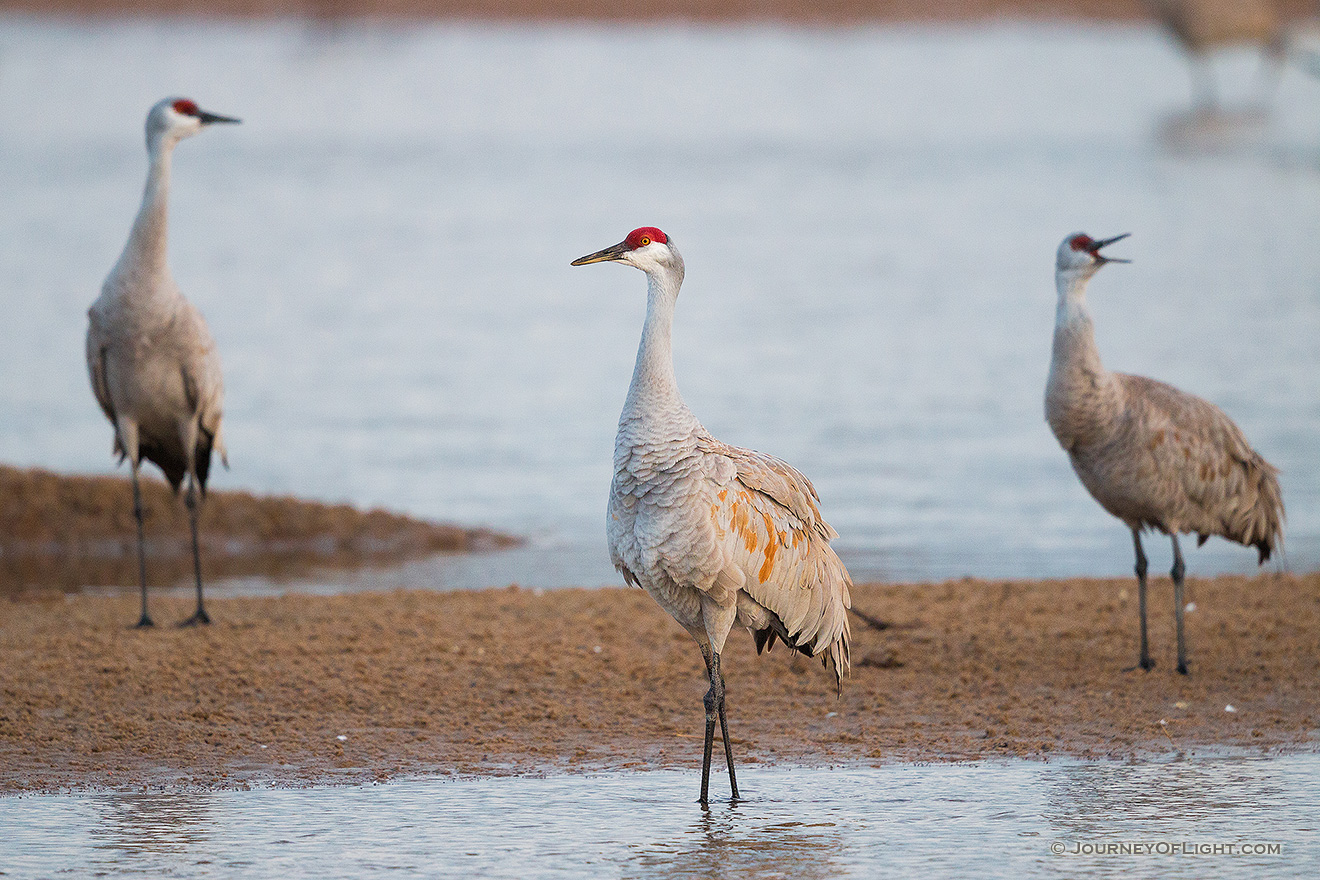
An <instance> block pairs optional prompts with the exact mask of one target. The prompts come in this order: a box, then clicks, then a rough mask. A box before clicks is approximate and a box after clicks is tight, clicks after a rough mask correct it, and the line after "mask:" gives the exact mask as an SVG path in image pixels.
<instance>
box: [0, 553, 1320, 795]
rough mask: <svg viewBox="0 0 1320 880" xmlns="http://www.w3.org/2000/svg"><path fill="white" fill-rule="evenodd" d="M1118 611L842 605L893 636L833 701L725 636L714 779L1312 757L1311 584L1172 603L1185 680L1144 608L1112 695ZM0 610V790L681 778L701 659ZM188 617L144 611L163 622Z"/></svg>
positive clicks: (1083, 587) (683, 639)
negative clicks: (727, 728)
mask: <svg viewBox="0 0 1320 880" xmlns="http://www.w3.org/2000/svg"><path fill="white" fill-rule="evenodd" d="M1135 593H1136V590H1135V585H1134V583H1133V582H1132V581H1131V580H1128V579H1119V580H1112V581H1100V580H1067V581H1014V582H1004V581H977V580H965V581H956V582H949V583H942V584H934V585H869V586H859V587H858V588H857V589H856V591H855V594H854V596H855V604H856V605H857V607H859V608H860V609H863V610H865V611H866V612H868V613H869V614H871V615H873V616H876V617H878V618H882V619H883V620H884V621H887V622H889V623H891V624H892V626H891V627H890V628H888V629H885V630H883V631H880V630H877V629H874V628H871V627H869V626H867V625H865V624H863V623H861V622H860V621H854V635H855V641H854V647H853V673H852V676H851V678H850V679H849V680H848V681H847V682H846V686H845V689H844V694H843V696H842V698H836V697H835V696H834V694H833V693H832V692H831V689H830V682H829V678H828V676H827V674H826V673H825V671H824V670H823V669H822V668H821V667H820V665H819V664H817V663H815V662H809V661H806V660H805V659H804V658H800V657H792V656H790V655H789V654H788V653H787V652H785V651H784V650H783V648H782V646H781V647H780V648H779V649H777V650H775V651H773V652H772V653H770V654H769V655H766V656H762V657H759V658H758V657H756V656H755V652H754V650H753V647H752V641H751V638H750V637H749V636H748V635H747V634H746V633H745V632H742V631H735V632H734V634H733V635H732V636H731V639H730V644H729V646H728V647H727V648H726V654H725V657H726V661H725V672H726V679H727V683H728V694H729V696H728V706H729V715H730V724H731V726H732V730H731V732H732V737H733V745H734V750H735V755H736V757H737V760H739V761H741V762H744V763H755V762H775V763H790V764H793V763H797V764H823V763H840V762H841V763H846V764H863V765H865V764H870V763H876V762H886V761H895V760H960V759H973V758H987V757H997V756H1008V755H1013V756H1025V757H1029V758H1050V757H1054V756H1060V755H1069V756H1079V757H1109V758H1129V757H1133V756H1140V755H1148V754H1156V753H1158V754H1165V753H1174V752H1178V751H1188V752H1198V751H1204V750H1225V749H1241V750H1246V751H1248V752H1251V753H1262V752H1270V751H1276V750H1284V751H1297V750H1302V751H1314V750H1316V749H1317V748H1320V737H1318V736H1317V732H1318V731H1317V726H1318V725H1320V701H1318V700H1317V698H1316V694H1317V693H1320V573H1315V574H1308V575H1302V576H1297V575H1274V574H1266V575H1261V576H1258V577H1255V578H1250V579H1247V578H1242V577H1228V576H1226V577H1219V578H1214V579H1205V580H1199V579H1192V580H1189V582H1188V598H1189V601H1193V602H1195V603H1196V610H1195V611H1194V612H1192V613H1191V614H1189V615H1188V626H1189V630H1188V639H1189V644H1190V656H1191V665H1192V675H1191V676H1189V677H1184V676H1180V675H1177V674H1176V673H1175V672H1174V671H1173V621H1172V611H1171V609H1170V607H1169V606H1170V604H1171V587H1170V584H1169V582H1168V580H1167V579H1161V580H1157V581H1155V582H1153V584H1152V593H1151V594H1152V618H1151V623H1152V631H1151V638H1152V654H1153V656H1154V657H1155V659H1156V662H1157V664H1158V665H1157V667H1156V669H1155V670H1153V671H1152V672H1150V673H1142V672H1137V671H1125V670H1126V669H1127V668H1128V667H1130V666H1131V665H1132V664H1133V662H1134V661H1135V659H1136V653H1137V643H1136V635H1137V626H1136V595H1135ZM0 603H3V604H2V605H0V607H2V608H3V612H2V613H0V791H3V792H20V791H49V790H59V789H88V788H92V789H95V788H102V787H141V786H147V787H158V786H168V787H179V786H184V787H203V788H212V787H221V788H230V787H238V788H242V787H246V786H249V785H267V784H276V785H301V784H312V783H326V782H360V781H367V780H379V779H388V778H390V777H393V776H398V775H412V774H431V773H459V774H497V773H500V774H502V773H525V772H541V771H551V772H557V771H565V770H574V769H597V768H652V767H682V768H694V767H697V766H699V761H700V754H701V740H700V738H699V736H700V733H701V730H702V723H703V716H702V710H701V697H702V694H703V693H704V691H705V684H704V682H703V677H702V666H701V660H700V655H699V653H698V652H697V650H696V648H695V645H694V644H693V643H692V641H691V639H690V637H689V636H688V635H687V634H686V633H685V632H684V631H683V630H681V629H680V628H679V627H678V626H677V625H676V624H675V623H673V622H672V621H671V620H670V619H669V618H668V617H667V616H666V615H665V614H664V613H663V612H661V611H660V610H659V609H658V608H657V607H656V606H655V604H654V603H653V602H652V601H651V599H650V598H649V597H648V596H647V595H646V594H645V593H643V592H642V591H641V590H636V589H624V588H619V589H606V590H563V591H545V592H533V591H528V590H519V589H516V588H507V589H502V590H489V591H482V592H459V593H429V592H424V591H409V592H395V593H385V594H356V595H347V596H337V597H330V598H323V597H310V596H285V597H280V598H270V599H226V600H219V601H215V602H214V603H213V605H212V609H211V611H212V614H213V616H214V617H215V619H216V623H215V624H214V625H212V626H211V627H208V628H203V629H189V630H179V629H173V628H168V627H165V628H158V629H154V630H147V631H139V630H134V629H130V628H129V627H128V624H130V623H131V622H132V621H133V619H134V617H135V605H134V599H133V598H131V597H126V598H108V597H96V596H69V597H64V596H61V597H58V598H47V599H30V598H29V599H22V600H15V599H11V600H0ZM167 606H168V607H167ZM187 606H188V603H187V601H182V600H180V601H173V600H159V601H158V603H157V607H158V608H159V611H160V617H161V619H162V620H171V619H181V618H182V617H183V616H185V615H186V612H187V610H188V607H187ZM1226 705H1232V706H1233V707H1234V708H1235V709H1236V711H1235V712H1226V711H1225V706H1226ZM1161 720H1163V721H1165V722H1166V723H1165V724H1163V725H1161V723H1160V722H1161ZM341 737H343V738H342V739H341Z"/></svg>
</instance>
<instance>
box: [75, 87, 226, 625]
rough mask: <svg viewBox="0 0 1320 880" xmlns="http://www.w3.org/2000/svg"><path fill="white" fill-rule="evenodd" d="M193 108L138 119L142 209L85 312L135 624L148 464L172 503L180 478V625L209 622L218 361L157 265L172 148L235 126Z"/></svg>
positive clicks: (180, 105) (219, 442)
mask: <svg viewBox="0 0 1320 880" xmlns="http://www.w3.org/2000/svg"><path fill="white" fill-rule="evenodd" d="M238 121H239V120H237V119H231V118H230V117H228V116H217V115H216V114H214V113H207V112H206V111H204V110H202V109H200V108H199V107H198V106H197V105H196V104H195V103H193V102H192V101H190V100H188V99H187V98H166V99H165V100H163V101H160V102H159V103H157V104H156V105H155V106H154V107H152V108H151V112H150V113H148V114H147V126H146V128H147V155H148V157H149V159H150V170H149V171H148V173H147V185H146V191H145V192H144V193H143V196H142V206H141V207H140V208H139V209H138V213H137V219H135V220H134V221H133V229H132V231H131V232H129V235H128V243H127V244H125V245H124V251H123V253H122V254H120V256H119V261H118V262H116V263H115V266H114V268H113V269H111V270H110V274H109V275H108V276H107V277H106V279H105V284H104V285H102V287H101V295H100V297H98V298H97V300H96V302H94V303H92V307H91V308H90V309H88V310H87V317H88V319H89V324H88V327H87V369H88V371H89V372H90V373H91V380H92V391H93V392H94V393H95V394H96V401H97V403H99V404H100V405H101V409H102V411H104V412H105V415H106V418H107V419H109V420H110V424H111V425H112V426H113V427H114V430H115V445H114V451H115V453H117V454H118V455H119V460H120V462H122V461H123V460H124V459H125V458H127V459H128V463H129V469H130V472H131V476H132V481H133V516H134V517H135V518H136V520H137V557H138V580H139V582H140V584H141V587H142V616H141V617H140V618H139V620H138V623H137V625H138V626H139V627H144V626H151V625H152V620H151V616H150V615H149V614H148V613H147V563H146V551H145V549H144V546H143V535H142V493H141V490H140V489H139V487H138V468H139V466H140V465H141V463H142V460H143V459H146V460H147V461H151V462H155V463H156V465H157V466H159V467H160V469H161V471H163V472H164V474H165V479H167V480H168V481H169V483H170V487H171V488H172V489H173V490H174V492H175V494H176V495H177V494H178V492H179V488H180V486H181V485H182V484H183V481H184V478H185V477H186V478H187V481H188V489H187V492H186V493H185V495H184V503H185V505H186V506H187V508H188V521H189V526H190V527H191V530H192V552H193V575H194V577H195V579H196V581H197V610H196V612H194V613H193V615H192V617H190V618H188V619H187V620H186V621H184V623H183V624H182V625H184V626H187V625H192V624H202V623H210V622H211V619H210V617H209V616H207V613H206V608H205V606H204V605H203V604H202V563H201V555H200V552H199V550H198V546H197V517H198V514H199V512H200V508H201V504H202V501H203V500H205V496H206V477H207V474H208V473H209V471H210V468H211V452H212V450H214V451H216V452H218V453H219V454H220V460H221V461H223V462H224V463H225V465H226V467H227V466H228V464H229V463H228V460H227V458H226V456H225V446H224V441H223V439H222V438H221V435H220V419H221V414H222V409H223V401H224V386H223V383H222V380H221V376H220V357H219V355H218V354H217V353H216V349H215V341H214V340H213V339H212V338H211V333H210V331H209V330H208V329H207V327H206V321H205V320H203V319H202V315H201V313H200V312H198V311H197V309H196V308H195V307H194V306H193V304H192V303H190V302H188V300H186V299H184V297H183V295H182V294H181V293H179V288H178V286H177V285H175V283H174V279H173V277H172V276H171V275H170V269H169V265H168V264H167V262H166V259H165V244H166V234H167V225H168V213H169V189H170V159H171V157H172V156H173V154H174V147H175V145H177V144H178V143H179V141H181V140H183V139H184V138H186V137H191V136H193V135H195V134H197V132H199V131H201V130H202V129H203V128H205V127H206V126H208V125H212V124H214V123H217V122H230V123H237V122H238Z"/></svg>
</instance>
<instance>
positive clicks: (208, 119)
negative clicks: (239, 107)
mask: <svg viewBox="0 0 1320 880" xmlns="http://www.w3.org/2000/svg"><path fill="white" fill-rule="evenodd" d="M197 118H198V119H200V120H201V121H202V125H211V124H212V123H216V122H230V123H233V124H234V125H237V124H238V123H240V122H242V121H243V120H241V119H235V118H234V117H232V116H221V115H220V114H218V113H207V112H206V111H205V110H202V111H200V112H199V113H198V114H197Z"/></svg>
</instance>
